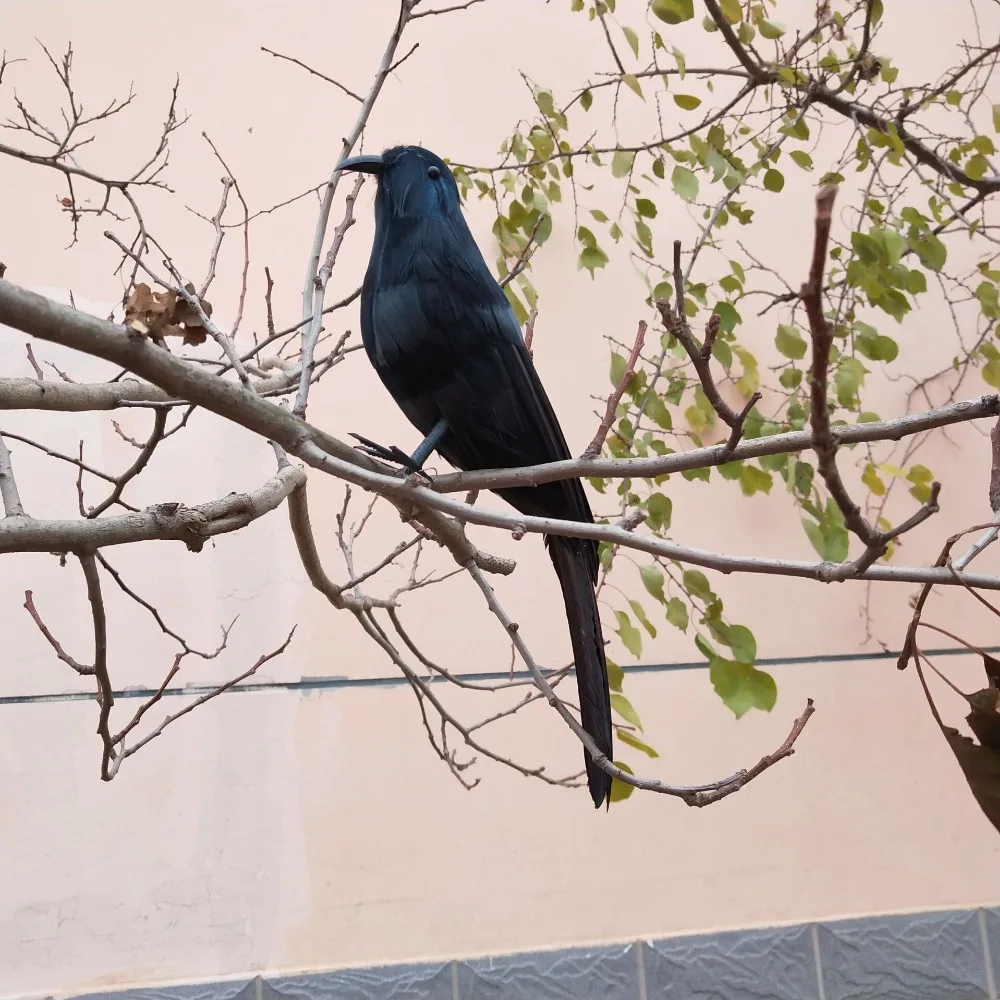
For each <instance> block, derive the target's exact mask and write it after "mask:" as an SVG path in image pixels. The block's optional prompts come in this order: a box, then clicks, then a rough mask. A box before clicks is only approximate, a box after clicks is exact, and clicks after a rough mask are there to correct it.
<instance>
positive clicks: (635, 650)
mask: <svg viewBox="0 0 1000 1000" xmlns="http://www.w3.org/2000/svg"><path fill="white" fill-rule="evenodd" d="M615 617H616V618H617V619H618V628H616V629H615V632H617V633H618V638H619V639H621V641H622V645H623V646H624V647H625V648H626V649H627V650H628V651H629V652H630V653H631V654H632V655H633V656H634V657H635V658H636V659H638V658H639V657H640V656H641V655H642V634H641V633H640V632H639V630H638V629H637V628H636V627H635V626H634V625H633V624H632V619H631V618H629V616H628V613H627V612H625V611H616V612H615Z"/></svg>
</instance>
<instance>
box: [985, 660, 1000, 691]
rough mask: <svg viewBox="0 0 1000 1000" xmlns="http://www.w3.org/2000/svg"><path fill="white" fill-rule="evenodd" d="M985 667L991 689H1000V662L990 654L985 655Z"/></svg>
mask: <svg viewBox="0 0 1000 1000" xmlns="http://www.w3.org/2000/svg"><path fill="white" fill-rule="evenodd" d="M983 667H984V668H985V670H986V678H987V680H988V681H989V682H990V687H994V688H1000V660H998V659H996V657H993V656H990V654H989V653H983Z"/></svg>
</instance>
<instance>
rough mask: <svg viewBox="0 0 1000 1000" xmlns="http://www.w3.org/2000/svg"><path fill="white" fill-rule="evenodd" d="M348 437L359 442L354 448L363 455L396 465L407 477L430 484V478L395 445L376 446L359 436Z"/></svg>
mask: <svg viewBox="0 0 1000 1000" xmlns="http://www.w3.org/2000/svg"><path fill="white" fill-rule="evenodd" d="M350 436H351V437H352V438H354V440H355V441H360V442H361V443H360V444H356V445H355V446H354V447H355V448H356V449H357V450H358V451H360V452H362V453H364V454H365V455H371V457H372V458H377V459H380V460H381V461H383V462H388V463H389V464H390V465H398V466H400V467H401V468H403V469H404V470H405V471H406V472H407V473H408V474H409V475H411V476H412V475H416V476H421V477H422V478H423V479H426V480H427V482H428V483H429V482H431V477H430V476H428V475H427V473H426V472H424V471H423V469H421V468H420V467H419V466H418V465H417V464H416V463H415V462H414V461H413V459H412V458H410V456H409V455H407V454H406V452H405V451H403V449H402V448H398V447H396V445H391V446H390V447H386V446H385V445H382V444H378V443H377V442H376V441H372V440H371V439H370V438H366V437H362V436H361V435H360V434H354V433H353V432H350Z"/></svg>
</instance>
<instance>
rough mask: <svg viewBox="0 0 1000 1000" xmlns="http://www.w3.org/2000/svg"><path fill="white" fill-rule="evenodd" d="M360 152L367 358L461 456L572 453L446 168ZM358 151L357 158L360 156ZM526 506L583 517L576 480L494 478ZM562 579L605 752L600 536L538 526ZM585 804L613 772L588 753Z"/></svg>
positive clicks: (514, 462) (604, 788) (469, 462)
mask: <svg viewBox="0 0 1000 1000" xmlns="http://www.w3.org/2000/svg"><path fill="white" fill-rule="evenodd" d="M377 159H378V158H377V157H371V158H367V159H366V161H365V164H366V165H365V166H358V167H357V168H356V169H368V170H369V171H370V172H373V173H377V174H378V193H377V195H376V199H375V211H376V228H375V241H374V245H373V248H372V255H371V261H370V263H369V266H368V272H367V274H366V276H365V281H364V286H363V288H362V293H361V332H362V338H363V340H364V346H365V350H366V351H367V353H368V357H369V358H370V360H371V362H372V365H373V366H374V368H375V370H376V372H377V373H378V375H379V377H380V378H381V380H382V382H383V383H384V384H385V386H386V388H387V389H388V390H389V392H390V394H391V395H392V397H393V399H394V400H395V401H396V403H397V404H398V405H399V407H400V408H401V409H402V411H403V413H404V414H405V415H406V416H407V418H408V419H409V420H410V422H411V423H412V424H413V425H414V426H415V427H416V428H417V429H418V430H419V431H420V432H421V434H423V435H427V434H429V433H430V431H431V430H432V428H434V427H435V425H436V424H437V423H438V421H439V420H440V419H441V418H442V417H443V418H444V419H445V420H446V421H447V425H448V429H447V431H446V432H445V434H444V437H443V438H442V439H441V441H440V442H439V444H438V446H437V451H438V452H439V453H440V454H441V455H442V456H443V457H444V458H445V459H446V460H447V461H448V462H450V463H451V464H452V465H453V466H455V467H456V468H458V469H466V470H468V469H496V468H513V467H516V466H525V465H535V464H539V463H543V462H552V461H557V460H560V459H566V458H569V457H570V452H569V449H568V447H567V445H566V440H565V438H564V437H563V433H562V429H561V428H560V426H559V421H558V419H557V418H556V415H555V413H554V412H553V410H552V406H551V404H550V402H549V399H548V396H547V395H546V393H545V389H544V388H543V387H542V384H541V382H540V380H539V378H538V375H537V373H536V372H535V368H534V365H533V363H532V360H531V357H530V356H529V354H528V352H527V350H526V348H525V346H524V339H523V337H522V334H521V329H520V327H519V325H518V323H517V320H516V318H515V317H514V313H513V310H512V309H511V307H510V305H509V303H508V302H507V299H506V297H505V295H504V293H503V289H501V288H500V286H499V285H498V284H497V282H496V280H495V279H494V278H493V276H492V274H491V273H490V270H489V268H488V266H487V264H486V262H485V260H484V259H483V256H482V254H481V252H480V250H479V248H478V246H477V245H476V243H475V241H474V240H473V238H472V234H471V232H470V231H469V228H468V226H467V225H466V222H465V218H464V217H463V215H462V210H461V205H460V202H459V196H458V188H457V186H456V184H455V180H454V178H453V177H452V174H451V171H450V170H449V169H448V167H447V166H446V165H445V163H444V162H443V161H442V160H440V159H439V158H438V157H437V156H435V155H434V154H433V153H431V152H429V151H428V150H425V149H421V148H419V147H416V146H399V147H395V148H393V149H389V150H386V152H385V153H383V154H382V158H381V167H379V165H378V163H377V162H376V161H377ZM358 162H359V163H360V162H361V161H360V160H359V161H358ZM499 492H500V495H501V496H502V497H503V498H504V499H505V500H506V501H507V502H509V503H510V504H511V505H512V506H513V507H514V508H516V509H517V510H519V511H521V512H522V513H524V514H529V515H538V516H544V517H556V518H565V519H569V520H574V521H585V522H592V521H593V515H592V513H591V510H590V505H589V504H588V502H587V497H586V495H585V493H584V491H583V487H582V485H581V484H580V482H579V481H578V480H566V481H563V482H559V483H549V484H545V485H542V486H535V487H522V488H517V489H506V490H501V491H499ZM546 543H547V545H548V550H549V555H550V557H551V559H552V563H553V565H554V567H555V570H556V574H557V576H558V578H559V582H560V585H561V587H562V592H563V599H564V602H565V605H566V617H567V621H568V623H569V628H570V637H571V641H572V646H573V655H574V659H575V663H576V673H577V682H578V685H579V692H580V705H581V711H582V722H583V726H584V728H585V729H586V730H587V732H588V733H589V734H590V735H591V736H592V737H593V738H594V740H595V741H596V743H597V745H598V747H599V748H600V749H601V751H602V752H603V753H605V754H606V755H607V756H608V757H609V758H611V753H612V726H611V704H610V696H609V693H608V679H607V665H606V662H605V657H604V640H603V635H602V632H601V622H600V617H599V614H598V608H597V599H596V597H595V594H594V584H595V583H596V581H597V571H598V560H597V544H596V542H590V541H585V540H578V539H570V538H559V537H548V538H546ZM584 756H585V760H586V765H587V775H588V783H589V786H590V792H591V795H592V797H593V799H594V804H595V805H598V806H600V805H601V804H602V803H604V802H607V801H608V797H609V795H610V789H611V779H610V778H608V776H607V775H606V774H604V772H603V771H601V770H600V769H599V768H597V767H596V766H595V765H594V763H593V761H592V760H591V758H590V755H589V754H586V753H585V755H584Z"/></svg>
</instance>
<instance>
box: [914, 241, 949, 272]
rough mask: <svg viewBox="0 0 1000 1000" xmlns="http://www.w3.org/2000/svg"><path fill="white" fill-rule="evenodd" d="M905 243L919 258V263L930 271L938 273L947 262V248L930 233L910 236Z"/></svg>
mask: <svg viewBox="0 0 1000 1000" xmlns="http://www.w3.org/2000/svg"><path fill="white" fill-rule="evenodd" d="M906 242H907V243H908V244H909V245H910V248H911V249H912V250H913V251H914V252H915V253H916V255H917V256H918V257H919V258H920V263H921V264H923V265H924V267H929V268H930V269H931V270H932V271H940V270H941V268H942V267H944V265H945V262H946V261H947V260H948V248H947V247H946V246H945V245H944V244H943V243H942V242H941V240H939V239H938V238H937V237H936V236H934V235H933V234H932V233H921V234H917V235H915V236H910V237H909V238H908V239H907V241H906Z"/></svg>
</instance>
